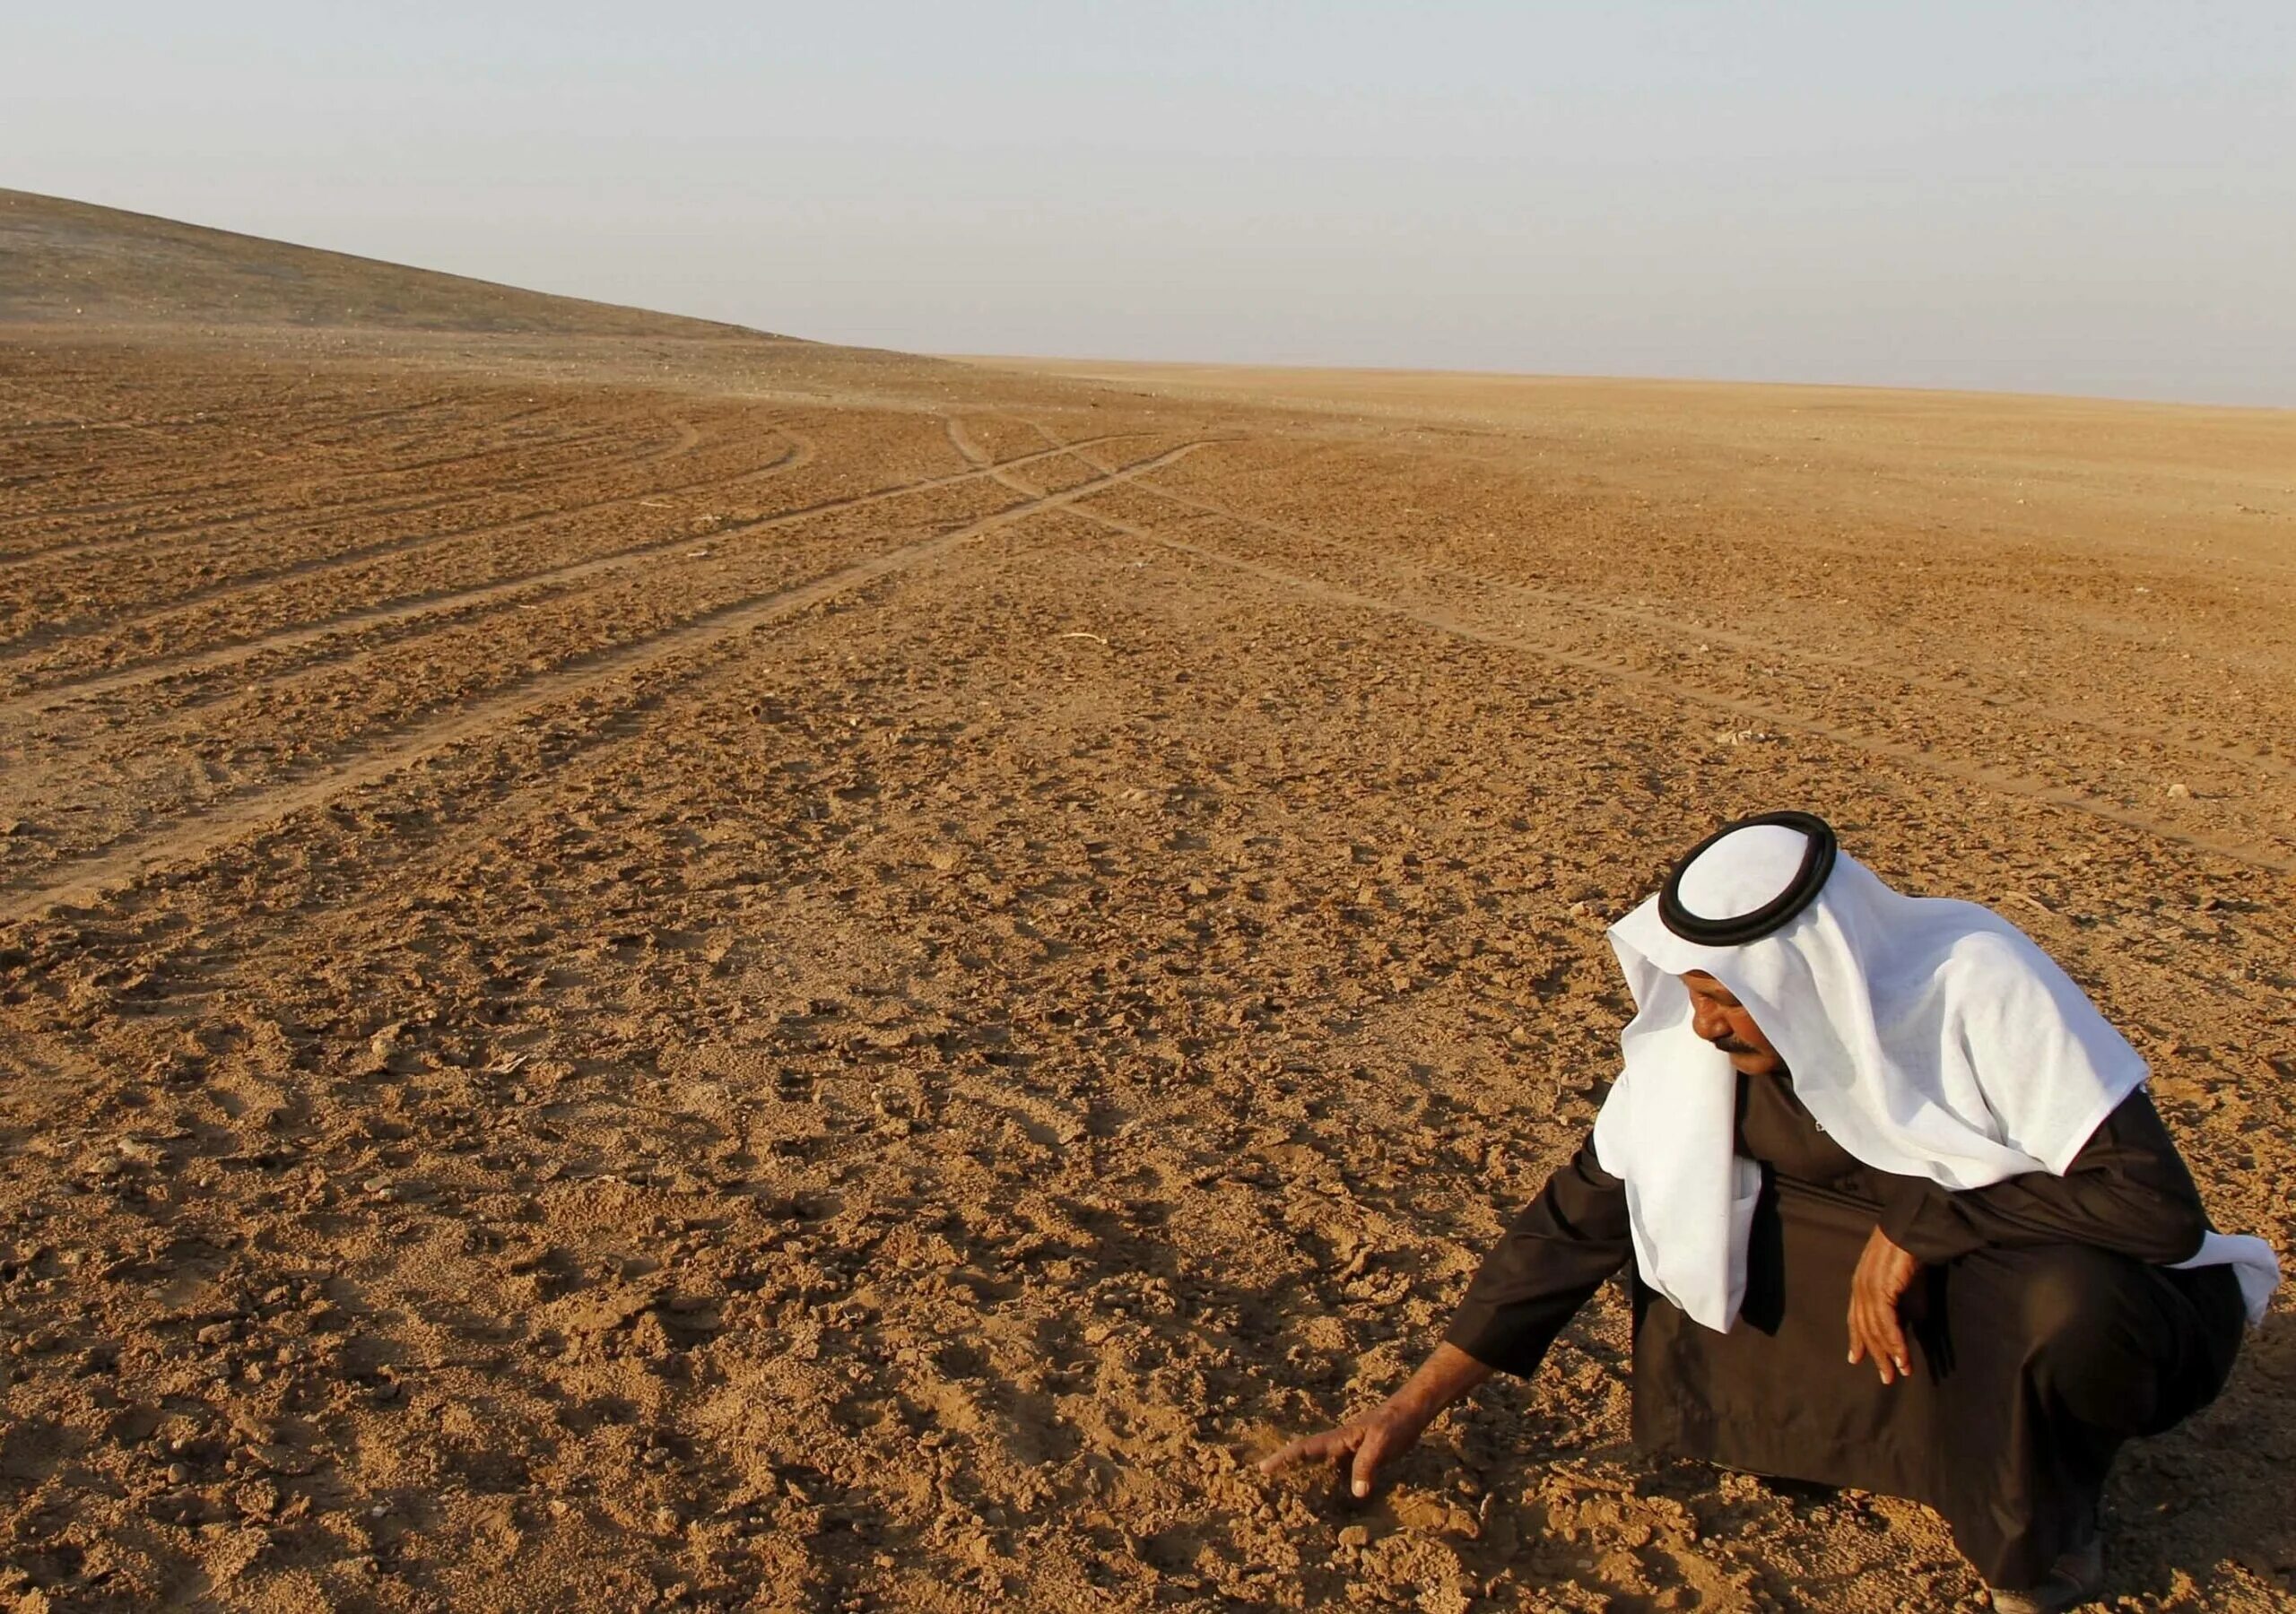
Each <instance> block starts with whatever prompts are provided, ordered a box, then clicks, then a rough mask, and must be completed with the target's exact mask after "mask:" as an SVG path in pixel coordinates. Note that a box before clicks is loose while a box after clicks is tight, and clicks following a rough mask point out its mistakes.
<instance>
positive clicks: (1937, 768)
mask: <svg viewBox="0 0 2296 1614" xmlns="http://www.w3.org/2000/svg"><path fill="white" fill-rule="evenodd" d="M950 438H951V441H952V443H954V444H956V445H957V446H958V447H959V450H960V452H964V453H967V454H968V456H970V454H972V453H977V452H978V449H977V448H976V447H972V446H971V442H970V438H969V437H967V436H966V435H965V434H964V433H963V432H962V430H961V428H957V427H955V426H954V425H953V424H952V427H951V430H950ZM1074 452H1075V453H1076V454H1077V456H1078V457H1079V458H1081V459H1083V461H1084V462H1085V463H1086V464H1094V463H1095V462H1094V461H1093V459H1092V457H1091V454H1090V453H1089V451H1085V450H1082V449H1079V450H1076V451H1074ZM994 474H996V477H997V480H998V481H1000V482H1005V483H1006V485H1007V486H1010V487H1011V488H1013V490H1014V491H1016V492H1027V491H1031V486H1030V484H1029V483H1027V482H1024V481H1022V479H1020V478H1018V477H1013V476H1011V475H1010V474H1009V473H1006V472H1005V471H1004V470H1003V469H1002V468H999V470H998V471H997V472H996V473H994ZM1141 486H1142V487H1143V488H1144V489H1145V490H1148V491H1150V492H1152V493H1154V494H1156V495H1157V496H1158V497H1164V498H1172V497H1174V496H1173V495H1172V494H1170V492H1169V490H1162V489H1159V488H1156V487H1155V486H1154V484H1152V483H1149V482H1143V483H1142V484H1141ZM1178 502H1180V503H1183V504H1191V503H1194V504H1199V505H1203V504H1205V502H1206V501H1197V500H1194V499H1190V498H1188V497H1187V496H1178ZM1077 514H1079V515H1081V516H1084V517H1085V518H1087V519H1089V520H1091V521H1093V522H1096V523H1098V524H1099V525H1102V526H1105V527H1108V528H1109V529H1111V530H1112V531H1116V532H1119V533H1122V534H1125V535H1126V536H1127V537H1132V538H1135V539H1139V540H1142V541H1144V542H1150V543H1154V544H1157V545H1160V546H1161V547H1162V548H1165V549H1169V550H1171V551H1175V552H1178V553H1181V554H1187V555H1190V556H1193V557H1195V558H1196V559H1198V560H1205V561H1209V562H1211V563H1213V564H1215V565H1218V566H1222V567H1225V568H1229V569H1231V570H1232V571H1235V572H1238V573H1239V574H1242V575H1245V576H1248V577H1255V578H1257V579H1258V580H1260V581H1262V582H1264V583H1267V584H1271V585H1274V586H1277V587H1280V588H1283V589H1288V590H1290V591H1291V592H1293V593H1295V594H1300V595H1302V596H1304V597H1307V598H1310V599H1314V600H1317V601H1318V602H1320V603H1326V604H1330V605H1336V606H1340V607H1343V608H1345V609H1349V610H1355V611H1364V612H1377V613H1378V614H1381V615H1385V616H1391V617H1399V618H1403V619H1405V620H1410V621H1413V622H1417V623H1419V624H1420V625H1422V626H1423V627H1426V628H1429V629H1433V630H1435V631H1437V632H1439V633H1445V634H1450V635H1454V636H1456V637H1458V638H1467V639H1472V640H1474V641H1475V642H1477V643H1482V644H1488V645H1493V646H1500V647H1502V648H1506V649H1510V650H1516V651H1519V652H1521V653H1523V654H1526V655H1535V656H1537V657H1538V658H1540V659H1541V660H1543V661H1546V662H1550V663H1552V664H1557V665H1561V666H1568V667H1571V668H1574V669H1576V670H1578V671H1580V672H1590V673H1594V674H1596V675H1597V676H1598V677H1599V678H1601V679H1604V680H1606V681H1609V682H1611V683H1613V684H1614V685H1622V686H1625V687H1627V688H1631V689H1635V690H1648V691H1651V692H1653V693H1657V694H1660V695H1663V696H1666V697H1668V698H1671V699H1676V700H1681V701H1684V702H1687V703H1691V704H1694V705H1698V706H1701V707H1708V708H1709V709H1711V710H1714V711H1718V712H1724V713H1727V714H1729V715H1730V716H1734V717H1737V718H1741V719H1747V720H1752V721H1753V722H1756V723H1761V724H1769V725H1776V726H1777V727H1779V728H1781V729H1790V730H1793V731H1795V732H1796V733H1805V734H1808V735H1810V736H1812V737H1813V738H1815V739H1820V740H1824V741H1827V742H1831V743H1833V744H1836V745H1840V746H1844V747H1847V748H1849V749H1853V750H1857V751H1864V752H1865V753H1867V754H1869V755H1872V756H1875V757H1880V758H1883V759H1888V760H1890V761H1892V762H1896V763H1899V764H1900V765H1903V766H1906V767H1909V768H1917V769H1919V770H1922V771H1924V772H1927V773H1931V774H1935V775H1937V776H1939V777H1944V778H1950V779H1954V780H1957V781H1960V782H1961V783H1963V784H1970V785H1979V786H1981V787H1983V788H1985V789H1987V790H1991V791H1995V792H1997V793H1999V794H2004V795H2011V796H2016V797H2020V798H2022V799H2024V800H2027V801H2031V802H2036V803H2040V804H2041V805H2043V806H2047V807H2052V808H2057V809H2059V810H2062V811H2070V812H2078V813H2083V814H2086V815H2088V816H2090V817H2092V818H2096V819H2100V820H2104V821H2106V822H2109V823H2113V824H2118V825H2120V826H2122V827H2123V828H2126V829H2136V830H2140V831H2142V832H2144V834H2147V835H2150V836H2152V837H2157V838H2159V839H2161V840H2166V841H2172V842H2175V843H2177V844H2179V845H2182V846H2190V847H2192V848H2194V849H2195V850H2196V851H2202V852H2206V853H2210V854H2213V855H2216V856H2220V857H2226V858H2231V859H2232V860H2234V861H2235V862H2239V863H2246V864H2248V865H2250V866H2252V867H2255V868H2258V869H2264V870H2268V871H2270V872H2274V873H2278V874H2296V856H2292V855H2289V854H2288V853H2287V852H2286V851H2284V850H2283V849H2281V848H2279V847H2276V846H2271V845H2268V844H2264V843H2259V842H2255V841H2249V840H2242V839H2234V838H2229V837H2221V836H2216V835H2213V834H2210V833H2207V832H2205V831H2201V830H2196V829H2188V828H2186V827H2182V826H2179V825H2172V824H2166V823H2163V822H2161V820H2158V819H2156V818H2153V817H2151V816H2149V815H2147V814H2144V813H2141V812H2135V811H2129V810H2128V809H2126V808H2123V807H2119V806H2116V805H2115V804H2113V803H2109V802H2105V801H2101V800H2099V799H2098V798H2097V797H2095V796H2094V795H2092V794H2086V793H2083V792H2078V791H2074V790H2070V789H2067V788H2066V787H2064V786H2061V785H2053V784H2050V783H2049V782H2048V781H2046V780H2042V779H2037V778H2034V777H2031V776H2030V775H2025V774H2021V773H2018V772H2015V771H2013V770H2011V769H2007V768H1997V767H1991V766H1987V765H1985V764H1981V763H1976V762H1971V761H1968V760H1964V759H1958V758H1953V757H1950V756H1946V755H1944V754H1941V753H1940V752H1938V751H1934V750H1931V749H1929V748H1927V747H1926V746H1920V745H1913V744H1908V743H1905V742H1898V741H1892V740H1889V739H1886V738H1883V737H1882V736H1879V735H1875V734H1873V733H1866V732H1864V731H1862V730H1859V729H1857V728H1852V727H1848V726H1845V725H1838V724H1834V723H1830V722H1827V721H1825V720H1823V719H1822V718H1817V717H1813V716H1808V715H1806V714H1804V713H1801V712H1796V711H1793V710H1791V709H1788V708H1785V707H1778V706H1773V705H1769V704H1765V703H1762V702H1759V701H1752V700H1748V699H1743V698H1741V697H1737V696H1732V695H1728V694H1726V693H1724V692H1722V691H1719V690H1711V689H1708V688H1705V687H1703V686H1701V685H1699V684H1695V683H1692V682H1688V681H1683V680H1681V679H1676V678H1671V677H1666V676H1664V675H1662V674H1658V673H1654V672H1648V671H1647V670H1645V669H1642V668H1639V667H1636V666H1633V665H1631V664H1628V663H1624V662H1621V661H1618V660H1615V659H1613V658H1610V657H1605V656H1601V655H1589V654H1587V653H1586V652H1584V651H1580V650H1576V649H1572V648H1570V647H1568V646H1563V645H1559V644H1556V643H1553V642H1552V641H1548V640H1544V639H1540V638H1533V637H1529V636H1526V635H1523V634H1520V633H1517V632H1512V631H1509V630H1507V629H1503V628H1499V627H1495V626H1492V625H1487V624H1483V623H1478V622H1476V621H1474V620H1471V619H1468V618H1466V617H1465V616H1462V615H1461V614H1460V613H1459V612H1457V611H1456V610H1453V609H1449V608H1446V607H1443V606H1439V605H1435V604H1432V603H1428V602H1425V601H1422V600H1413V599H1410V598H1408V597H1405V598H1396V597H1392V596H1387V595H1381V594H1370V593H1367V592H1364V591H1361V590H1358V589H1352V588H1347V587H1343V586H1336V585H1334V584H1331V583H1327V582H1325V581H1323V580H1322V579H1319V578H1316V577H1306V576H1303V575H1301V574H1300V573H1298V572H1295V571H1291V570H1289V569H1287V568H1283V567H1280V566H1276V565H1274V564H1271V563H1269V562H1267V561H1265V560H1258V559H1256V558H1253V557H1249V556H1245V555H1239V554H1236V553H1234V552H1232V551H1227V550H1223V549H1219V548H1216V547H1213V546H1212V545H1208V544H1204V543H1198V542H1190V541H1188V540H1187V539H1183V538H1178V537H1175V536H1173V535H1172V534H1170V533H1169V532H1166V531H1163V530H1161V529H1159V528H1156V527H1154V526H1152V525H1144V524H1141V523H1136V522H1132V521H1126V520H1125V519H1123V518H1121V517H1118V516H1109V515H1106V514H1104V513H1102V512H1100V511H1098V510H1094V509H1091V508H1089V507H1080V508H1078V511H1077ZM1198 515H1199V516H1202V517H1203V518H1205V519H1209V520H1231V521H1232V520H1234V519H1235V518H1234V517H1233V516H1231V514H1230V513H1229V512H1227V511H1226V510H1224V509H1219V508H1199V509H1198ZM1243 525H1258V524H1257V523H1256V522H1250V521H1248V522H1246V523H1244V524H1243ZM1288 535H1291V536H1301V537H1308V538H1310V539H1312V540H1313V541H1315V542H1329V543H1333V544H1334V545H1335V547H1338V548H1351V547H1352V546H1350V545H1347V544H1345V543H1344V542H1340V541H1335V540H1329V539H1324V538H1322V537H1320V536H1319V535H1317V534H1303V533H1299V532H1297V531H1289V532H1288ZM1383 559H1387V560H1393V559H1394V557H1392V556H1385V557H1383ZM1466 575H1467V576H1468V577H1471V578H1473V579H1474V581H1475V582H1476V583H1478V584H1481V585H1485V586H1491V585H1492V584H1493V582H1494V580H1493V579H1490V578H1485V577H1480V575H1479V574H1472V573H1470V574H1466ZM1498 586H1500V587H1502V588H1503V587H1507V586H1506V585H1498ZM1954 692H1956V693H1964V694H1965V693H1966V692H1963V691H1954Z"/></svg>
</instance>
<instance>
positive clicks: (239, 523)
mask: <svg viewBox="0 0 2296 1614" xmlns="http://www.w3.org/2000/svg"><path fill="white" fill-rule="evenodd" d="M672 424H673V425H674V427H675V428H676V432H675V436H674V439H673V440H672V441H671V442H669V443H666V444H657V445H656V446H655V447H651V448H648V449H646V450H644V451H642V452H640V453H638V454H635V455H628V456H618V457H615V458H613V459H608V460H604V461H597V460H592V461H588V462H587V463H584V464H581V465H579V466H578V469H577V470H576V471H575V472H574V473H572V474H587V473H591V472H592V471H594V470H599V471H635V470H638V469H639V467H641V466H645V465H651V464H659V463H660V462H661V461H663V460H665V459H676V458H679V457H682V456H684V455H687V454H691V452H692V451H693V449H694V448H695V447H696V446H698V445H699V444H700V441H701V433H700V431H699V430H696V429H695V428H694V427H692V426H691V425H690V424H688V423H687V422H685V421H674V422H672ZM617 435H618V434H617V433H615V432H613V431H596V432H588V433H586V434H584V435H582V436H580V437H576V438H553V439H552V440H551V441H549V442H547V443H542V444H530V445H517V444H513V445H509V446H507V447H500V448H488V449H481V450H477V451H474V452H473V453H471V454H468V455H464V456H452V459H462V460H474V459H483V458H487V457H489V456H496V455H502V454H512V453H517V452H518V451H519V449H520V448H522V447H540V448H569V447H571V448H579V447H584V446H585V445H587V444H589V443H594V442H599V441H603V440H604V439H606V438H613V437H615V436H617ZM443 463H451V459H450V460H449V461H448V462H443ZM376 474H386V473H376ZM569 474H570V473H569V472H568V471H567V470H566V469H565V468H564V467H554V468H552V469H551V470H547V471H535V472H532V473H528V474H526V475H524V476H514V477H510V478H509V479H508V480H506V481H502V482H486V483H483V484H482V485H480V486H478V487H475V488H470V489H465V490H457V491H451V492H447V493H434V494H431V495H428V496H424V497H418V498H408V497H407V496H406V495H405V494H404V493H378V494H376V495H374V496H373V497H371V498H368V499H344V500H341V501H339V502H337V503H335V504H327V505H320V506H317V507H315V508H311V509H309V510H287V511H276V512H274V511H268V510H256V511H251V512H248V513H246V514H242V515H238V516H224V517H223V518H222V519H221V520H210V519H206V518H202V519H200V520H196V521H188V522H181V523H178V524H177V525H174V526H164V527H147V528H145V529H144V530H143V531H142V532H138V533H130V534H115V535H113V536H111V537H109V538H89V539H84V540H82V541H80V542H74V543H60V544H55V545H52V546H50V547H49V548H47V549H40V550H22V551H15V552H13V553H9V554H0V572H11V571H22V570H23V569H25V568H28V567H33V566H39V565H43V564H45V563H47V562H48V561H51V560H86V559H88V558H89V557H91V556H93V555H102V554H108V553H110V552H111V551H115V550H124V549H133V548H135V547H136V546H138V545H141V544H146V543H151V542H153V541H155V540H159V539H168V538H173V539H181V538H185V537H196V538H207V537H213V535H214V534H218V533H227V532H230V531H231V530H232V529H234V528H237V527H246V526H251V525H255V524H256V523H257V522H259V521H262V520H264V519H265V517H266V516H274V515H275V516H278V517H280V518H281V519H284V520H289V521H292V522H295V523H296V524H298V525H301V526H305V527H309V526H312V525H326V524H327V523H330V522H333V521H336V520H339V519H341V518H343V517H344V516H412V515H416V514H419V513H421V512H422V511H424V510H435V509H439V508H442V507H445V506H448V505H453V504H457V503H467V502H468V501H469V500H471V499H478V498H484V497H488V496H491V495H494V494H500V493H515V492H517V491H519V490H522V489H526V488H533V487H539V486H541V485H543V484H544V483H547V482H562V481H564V480H565V479H566V477H567V476H568V475H569ZM290 485H294V484H290ZM394 499H396V500H399V501H400V502H398V503H393V502H392V501H393V500H394Z"/></svg>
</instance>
